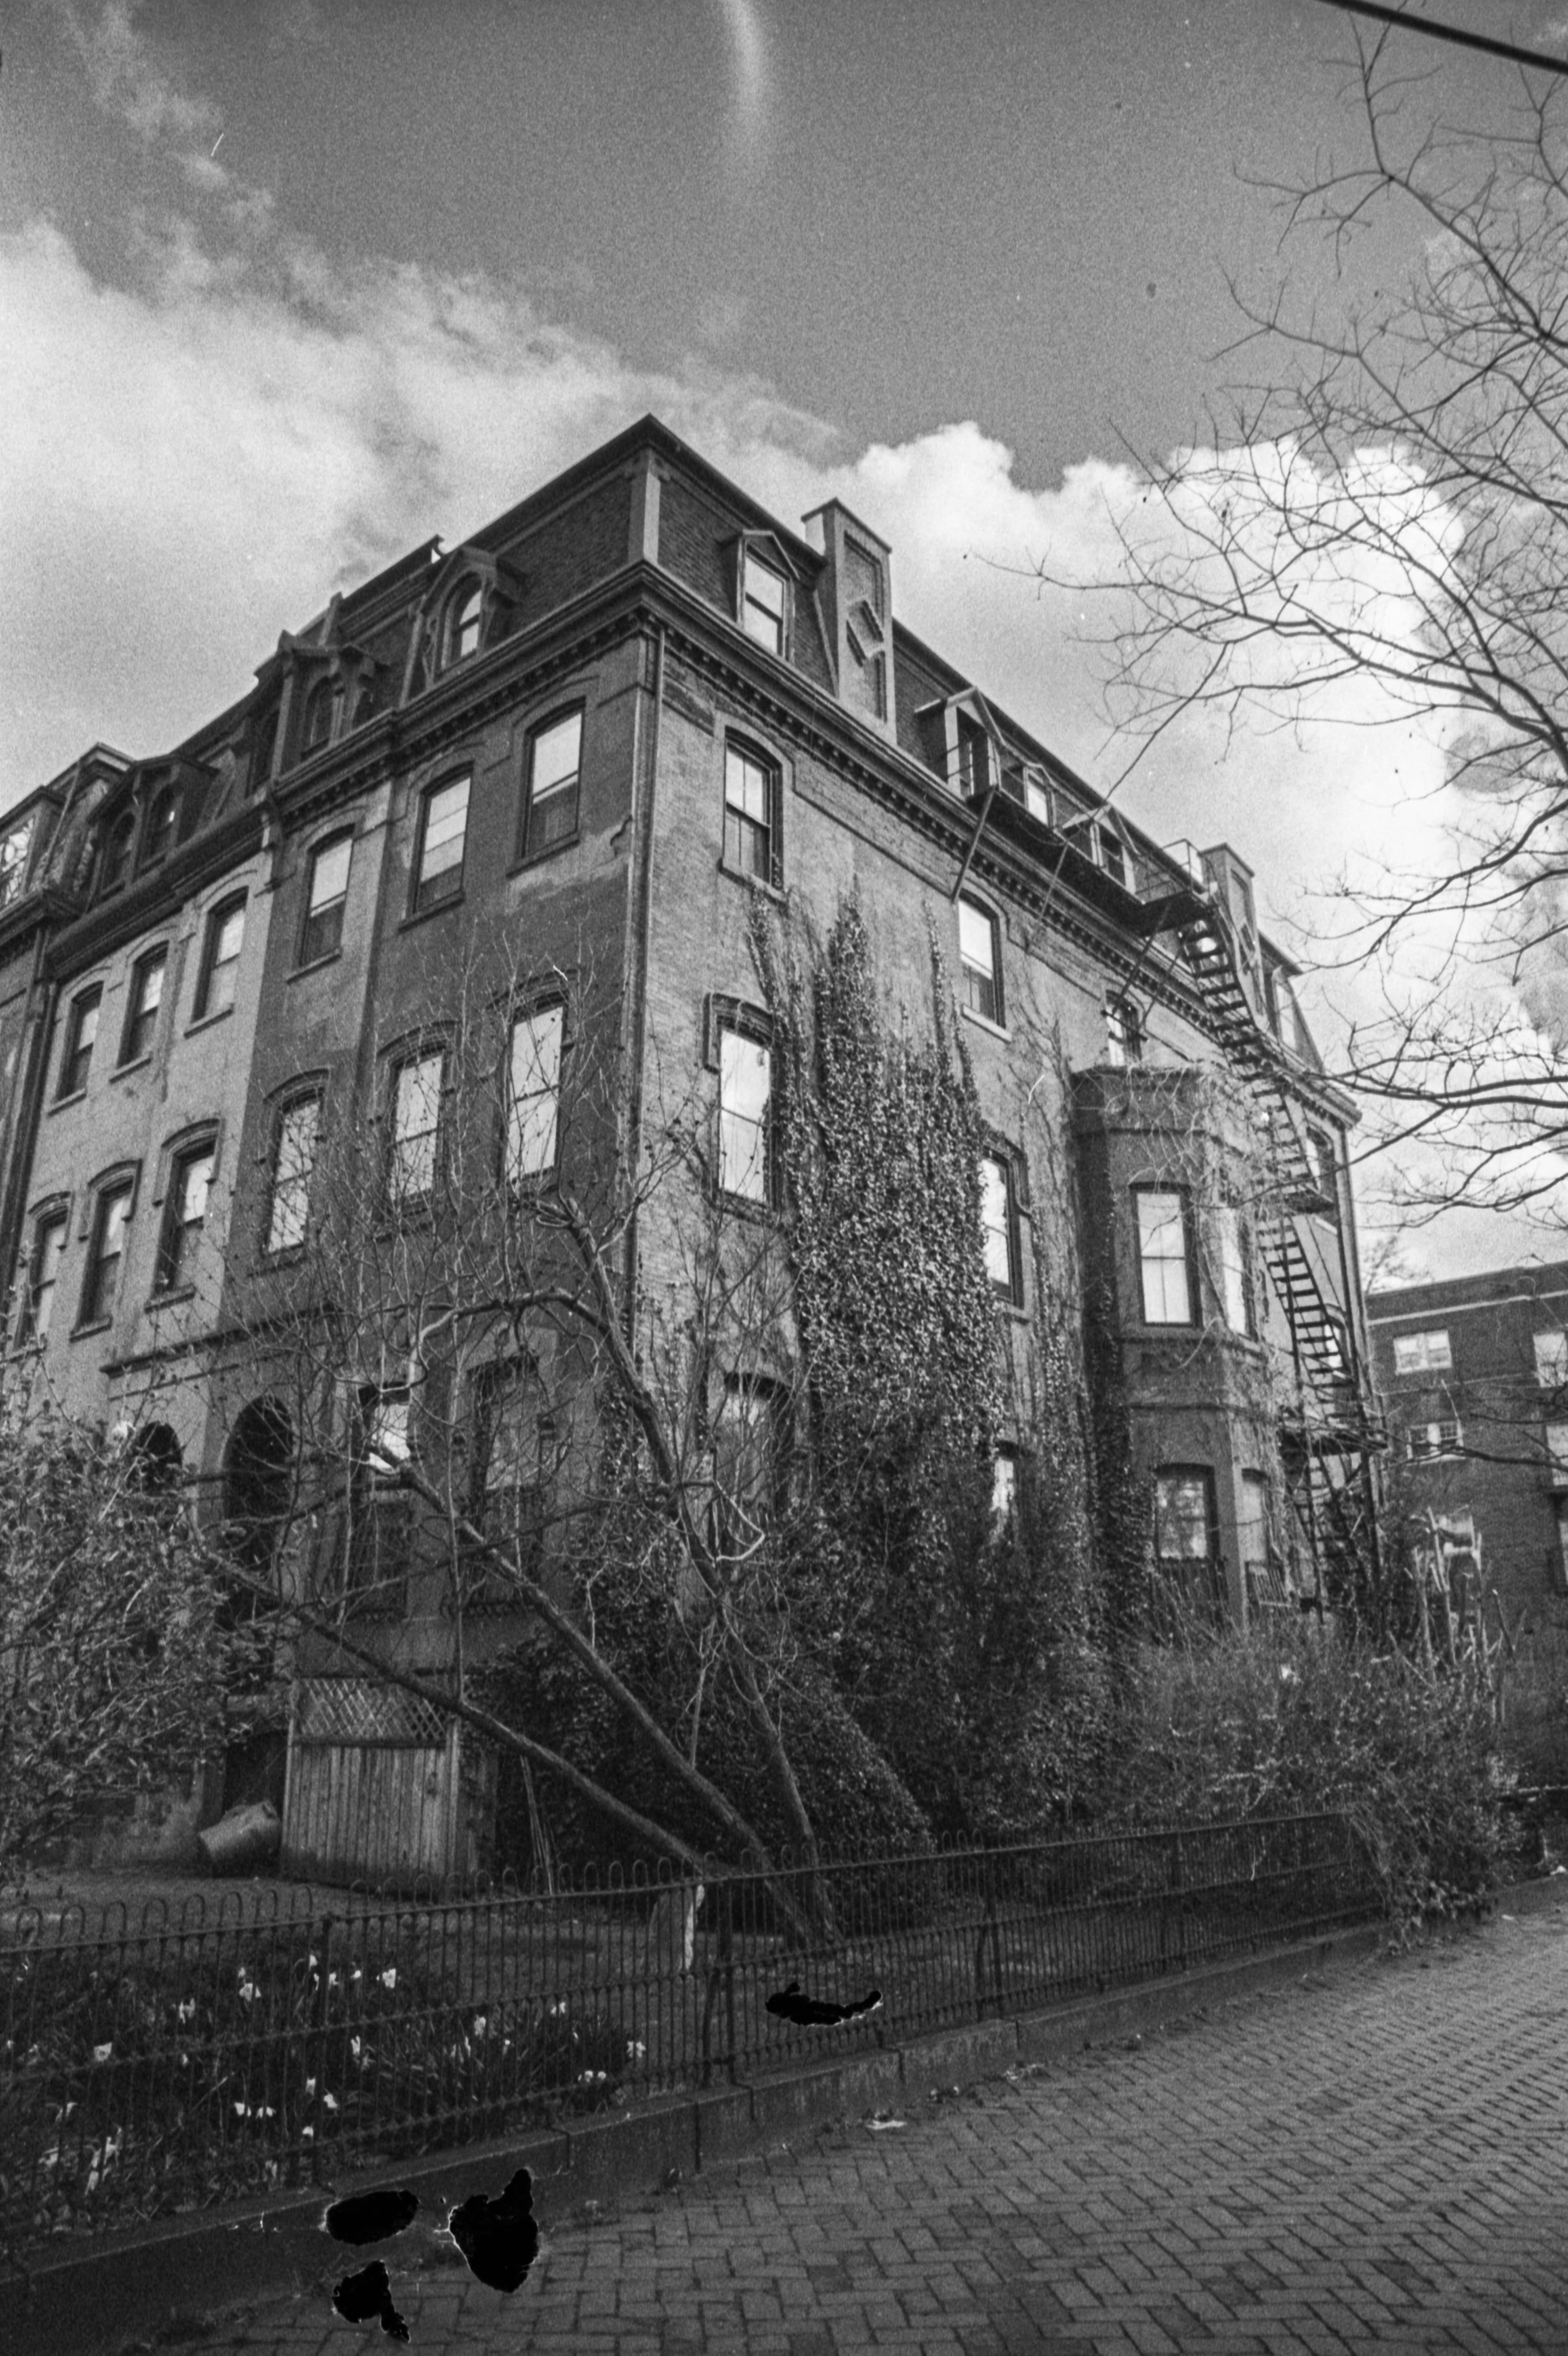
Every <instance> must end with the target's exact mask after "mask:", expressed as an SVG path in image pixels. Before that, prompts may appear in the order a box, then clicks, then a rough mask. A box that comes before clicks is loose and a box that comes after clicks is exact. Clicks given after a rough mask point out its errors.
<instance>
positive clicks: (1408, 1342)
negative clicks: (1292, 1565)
mask: <svg viewBox="0 0 1568 2356" xmlns="http://www.w3.org/2000/svg"><path fill="white" fill-rule="evenodd" d="M1367 1320H1368V1331H1369V1336H1370V1340H1371V1346H1372V1365H1373V1371H1374V1376H1375V1379H1376V1383H1377V1387H1378V1390H1379V1392H1380V1395H1381V1398H1382V1399H1383V1401H1384V1403H1385V1405H1386V1408H1387V1412H1388V1420H1389V1430H1390V1438H1391V1444H1392V1449H1393V1451H1394V1454H1395V1457H1396V1459H1397V1461H1398V1462H1399V1465H1400V1475H1399V1480H1400V1488H1401V1491H1402V1494H1404V1495H1406V1496H1407V1497H1408V1498H1409V1500H1410V1503H1411V1505H1412V1509H1413V1510H1414V1511H1415V1512H1416V1513H1418V1514H1421V1515H1424V1514H1427V1513H1430V1514H1431V1515H1433V1517H1434V1520H1435V1521H1436V1523H1437V1524H1438V1526H1439V1531H1440V1537H1441V1539H1442V1542H1443V1543H1444V1546H1445V1547H1446V1548H1447V1549H1448V1550H1449V1552H1450V1554H1451V1556H1452V1558H1453V1561H1454V1563H1455V1566H1456V1568H1457V1569H1458V1571H1459V1573H1460V1574H1461V1576H1462V1577H1463V1578H1466V1579H1469V1578H1472V1577H1473V1578H1475V1579H1476V1580H1477V1581H1478V1584H1479V1586H1480V1588H1481V1589H1482V1590H1489V1589H1491V1588H1494V1587H1495V1588H1496V1590H1497V1591H1498V1596H1499V1598H1500V1599H1501V1601H1502V1604H1503V1608H1504V1610H1505V1612H1507V1614H1508V1618H1509V1624H1510V1626H1511V1625H1512V1624H1513V1623H1514V1622H1516V1621H1517V1620H1519V1619H1520V1618H1521V1617H1522V1619H1523V1622H1524V1623H1525V1625H1526V1626H1527V1627H1529V1626H1540V1625H1541V1624H1543V1623H1545V1622H1556V1621H1563V1622H1568V1261H1562V1260H1558V1261H1552V1262H1548V1263H1547V1264H1546V1265H1545V1266H1544V1267H1540V1268H1505V1269H1490V1270H1488V1271H1487V1273H1485V1274H1484V1275H1480V1276H1464V1277H1455V1278H1452V1279H1450V1280H1447V1281H1446V1282H1444V1283H1441V1284H1413V1285H1400V1286H1397V1287H1392V1288H1391V1289H1389V1290H1383V1291H1378V1292H1374V1293H1372V1294H1371V1295H1370V1296H1369V1300H1368V1303H1367Z"/></svg>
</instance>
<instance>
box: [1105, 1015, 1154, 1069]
mask: <svg viewBox="0 0 1568 2356" xmlns="http://www.w3.org/2000/svg"><path fill="white" fill-rule="evenodd" d="M1105 1060H1106V1062H1107V1063H1108V1064H1111V1065H1113V1066H1115V1067H1116V1069H1117V1070H1118V1071H1122V1070H1125V1068H1126V1066H1128V1065H1129V1064H1141V1063H1142V1062H1143V1060H1144V1018H1143V1016H1142V1015H1141V1014H1140V1013H1139V1012H1138V1010H1137V1008H1136V1007H1135V1006H1134V1005H1133V1001H1132V1000H1131V999H1130V998H1108V999H1107V1000H1106V1001H1105Z"/></svg>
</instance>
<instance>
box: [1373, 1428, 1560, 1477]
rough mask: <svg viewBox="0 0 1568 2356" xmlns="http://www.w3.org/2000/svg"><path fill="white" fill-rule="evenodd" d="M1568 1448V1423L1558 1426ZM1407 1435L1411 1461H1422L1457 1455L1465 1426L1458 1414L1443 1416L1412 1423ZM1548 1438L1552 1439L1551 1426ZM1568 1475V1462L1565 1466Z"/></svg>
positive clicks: (1461, 1444)
mask: <svg viewBox="0 0 1568 2356" xmlns="http://www.w3.org/2000/svg"><path fill="white" fill-rule="evenodd" d="M1558 1428H1559V1429H1560V1430H1562V1432H1563V1440H1564V1446H1565V1449H1568V1424H1564V1425H1561V1426H1559V1427H1558ZM1406 1437H1407V1438H1408V1440H1409V1442H1410V1453H1411V1461H1412V1463H1421V1462H1424V1461H1426V1460H1428V1459H1429V1458H1432V1457H1434V1456H1457V1455H1459V1454H1460V1452H1461V1451H1462V1450H1463V1448H1464V1445H1465V1432H1464V1427H1463V1426H1462V1424H1461V1423H1460V1421H1459V1419H1458V1417H1457V1416H1441V1417H1439V1418H1438V1419H1437V1420H1436V1421H1435V1422H1433V1423H1412V1425H1411V1427H1410V1430H1409V1432H1408V1433H1407V1435H1406ZM1547 1438H1548V1440H1549V1441H1550V1439H1551V1427H1550V1426H1549V1427H1548V1431H1547ZM1564 1475H1565V1477H1568V1464H1565V1466H1564Z"/></svg>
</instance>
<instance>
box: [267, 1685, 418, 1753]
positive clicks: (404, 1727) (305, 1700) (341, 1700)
mask: <svg viewBox="0 0 1568 2356" xmlns="http://www.w3.org/2000/svg"><path fill="white" fill-rule="evenodd" d="M446 1723H447V1721H446V1712H445V1711H444V1710H442V1709H440V1708H437V1706H436V1704H435V1702H433V1701H425V1700H424V1698H423V1697H422V1696H420V1695H418V1694H411V1693H405V1692H404V1691H403V1688H402V1687H399V1686H378V1685H372V1684H371V1682H370V1680H369V1679H368V1678H364V1677H306V1678H305V1679H304V1680H303V1681H302V1683H301V1685H300V1688H299V1700H298V1706H297V1708H296V1710H295V1721H294V1739H295V1741H296V1742H313V1743H315V1742H338V1743H375V1744H379V1745H382V1746H386V1747H391V1748H396V1749H398V1750H409V1751H436V1750H439V1749H440V1748H441V1746H442V1744H443V1743H444V1742H445V1741H446Z"/></svg>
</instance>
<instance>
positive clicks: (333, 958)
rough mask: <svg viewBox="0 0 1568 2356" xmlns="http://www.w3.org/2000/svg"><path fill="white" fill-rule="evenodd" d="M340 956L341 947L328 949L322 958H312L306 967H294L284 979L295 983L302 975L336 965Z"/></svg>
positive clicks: (341, 952)
mask: <svg viewBox="0 0 1568 2356" xmlns="http://www.w3.org/2000/svg"><path fill="white" fill-rule="evenodd" d="M342 954H343V950H342V946H341V944H339V945H338V948H335V949H328V951H327V953H326V955H325V956H324V957H318V958H311V960H310V962H309V964H308V965H296V966H295V968H294V969H293V971H292V972H290V973H288V974H285V977H284V979H285V980H286V981H297V980H299V979H300V977H301V975H302V974H306V973H319V972H320V971H321V970H322V969H323V967H324V966H329V965H336V964H337V962H338V958H340V957H341V956H342Z"/></svg>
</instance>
